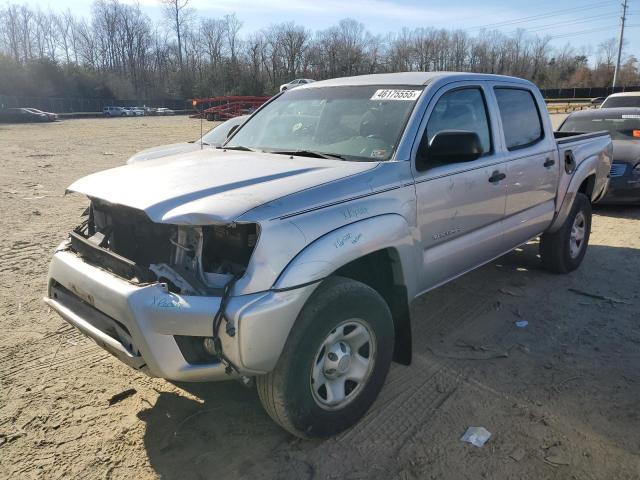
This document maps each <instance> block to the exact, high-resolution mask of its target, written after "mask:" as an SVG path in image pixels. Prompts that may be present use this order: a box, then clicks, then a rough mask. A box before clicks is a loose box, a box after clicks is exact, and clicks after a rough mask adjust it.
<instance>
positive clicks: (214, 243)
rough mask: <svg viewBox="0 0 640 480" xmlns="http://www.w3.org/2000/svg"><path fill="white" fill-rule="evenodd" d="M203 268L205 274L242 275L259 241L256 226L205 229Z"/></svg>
mask: <svg viewBox="0 0 640 480" xmlns="http://www.w3.org/2000/svg"><path fill="white" fill-rule="evenodd" d="M202 234H203V248H202V267H203V270H204V271H205V272H210V273H217V274H230V275H236V276H237V275H241V274H242V273H244V271H245V270H246V269H247V265H248V264H249V260H250V259H251V255H252V254H253V249H254V248H255V246H256V242H257V240H258V233H257V228H256V224H254V223H248V224H235V225H225V226H211V227H203V228H202Z"/></svg>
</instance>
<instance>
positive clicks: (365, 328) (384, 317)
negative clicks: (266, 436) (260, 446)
mask: <svg viewBox="0 0 640 480" xmlns="http://www.w3.org/2000/svg"><path fill="white" fill-rule="evenodd" d="M393 335H394V329H393V321H392V319H391V313H390V311H389V307H388V306H387V304H386V302H385V301H384V300H383V299H382V297H381V296H380V295H379V294H378V293H377V292H376V291H375V290H373V289H372V288H370V287H368V286H366V285H364V284H362V283H360V282H356V281H354V280H350V279H346V278H340V277H332V278H329V279H327V280H325V281H324V282H323V284H322V285H320V286H319V287H318V289H317V290H316V292H314V294H313V295H312V296H311V298H310V299H309V300H308V302H307V304H306V305H305V307H304V308H303V309H302V311H301V312H300V315H299V316H298V319H297V320H296V323H295V325H294V327H293V329H292V331H291V333H290V335H289V338H288V339H287V343H286V345H285V347H284V350H283V352H282V355H281V356H280V359H279V360H278V364H277V365H276V368H275V369H274V370H273V371H272V372H271V373H269V374H267V375H263V376H260V377H258V378H257V381H256V383H257V387H258V394H259V396H260V400H261V401H262V404H263V406H264V408H265V410H266V411H267V413H268V414H269V415H270V416H271V418H273V420H275V421H276V422H277V423H278V424H280V425H281V426H282V427H283V428H285V429H286V430H288V431H289V432H291V433H292V434H294V435H296V436H299V437H303V438H310V437H327V436H330V435H334V434H336V433H338V432H340V431H342V430H345V429H347V428H349V427H351V426H352V425H354V424H355V423H356V422H357V421H358V420H359V419H360V418H361V417H362V416H363V415H364V414H365V413H366V411H367V410H368V409H369V407H370V406H371V404H372V403H373V401H374V400H375V399H376V397H377V396H378V393H379V392H380V390H381V389H382V386H383V384H384V380H385V378H386V376H387V373H388V371H389V366H390V364H391V357H392V354H393Z"/></svg>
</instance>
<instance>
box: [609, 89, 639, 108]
mask: <svg viewBox="0 0 640 480" xmlns="http://www.w3.org/2000/svg"><path fill="white" fill-rule="evenodd" d="M619 107H636V108H640V92H623V93H613V94H611V95H609V96H608V97H607V98H605V99H604V102H602V105H600V108H619Z"/></svg>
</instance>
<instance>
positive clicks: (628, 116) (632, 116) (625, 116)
mask: <svg viewBox="0 0 640 480" xmlns="http://www.w3.org/2000/svg"><path fill="white" fill-rule="evenodd" d="M622 118H640V115H622Z"/></svg>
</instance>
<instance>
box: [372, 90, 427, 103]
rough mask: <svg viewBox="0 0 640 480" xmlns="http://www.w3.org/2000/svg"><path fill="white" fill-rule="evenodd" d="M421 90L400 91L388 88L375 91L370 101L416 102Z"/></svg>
mask: <svg viewBox="0 0 640 480" xmlns="http://www.w3.org/2000/svg"><path fill="white" fill-rule="evenodd" d="M421 93H422V90H400V89H396V88H389V89H383V90H376V93H374V94H373V96H372V97H371V100H409V101H411V100H416V99H417V98H418V97H419V96H420V94H421Z"/></svg>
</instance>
